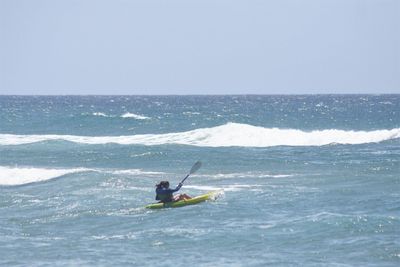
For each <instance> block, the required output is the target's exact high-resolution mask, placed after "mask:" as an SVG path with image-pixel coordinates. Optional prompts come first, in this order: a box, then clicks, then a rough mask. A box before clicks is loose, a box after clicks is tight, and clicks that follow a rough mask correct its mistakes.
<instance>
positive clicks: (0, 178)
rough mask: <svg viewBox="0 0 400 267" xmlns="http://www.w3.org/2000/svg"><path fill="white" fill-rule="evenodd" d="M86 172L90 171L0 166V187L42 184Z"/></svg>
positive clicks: (84, 169) (82, 169)
mask: <svg viewBox="0 0 400 267" xmlns="http://www.w3.org/2000/svg"><path fill="white" fill-rule="evenodd" d="M86 171H90V169H86V168H76V169H44V168H16V167H15V168H10V167H1V166H0V186H2V185H3V186H4V185H8V186H11V185H24V184H30V183H36V182H43V181H47V180H51V179H54V178H57V177H60V176H63V175H66V174H71V173H77V172H86Z"/></svg>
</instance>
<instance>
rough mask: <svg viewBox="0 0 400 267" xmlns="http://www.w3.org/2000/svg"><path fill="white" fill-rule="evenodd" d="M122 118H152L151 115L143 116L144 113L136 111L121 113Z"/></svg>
mask: <svg viewBox="0 0 400 267" xmlns="http://www.w3.org/2000/svg"><path fill="white" fill-rule="evenodd" d="M121 118H133V119H136V120H149V119H151V118H150V117H146V116H142V115H138V114H134V113H129V112H127V113H125V114H123V115H121Z"/></svg>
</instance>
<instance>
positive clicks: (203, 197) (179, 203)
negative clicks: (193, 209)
mask: <svg viewBox="0 0 400 267" xmlns="http://www.w3.org/2000/svg"><path fill="white" fill-rule="evenodd" d="M219 192H220V191H212V192H208V193H207V194H204V195H201V196H197V197H194V198H191V199H188V200H180V201H176V202H169V203H154V204H149V205H147V206H146V207H145V208H146V209H163V208H179V207H183V206H188V205H195V204H199V203H201V202H204V201H207V200H211V199H215V198H216V197H217V196H218V195H219Z"/></svg>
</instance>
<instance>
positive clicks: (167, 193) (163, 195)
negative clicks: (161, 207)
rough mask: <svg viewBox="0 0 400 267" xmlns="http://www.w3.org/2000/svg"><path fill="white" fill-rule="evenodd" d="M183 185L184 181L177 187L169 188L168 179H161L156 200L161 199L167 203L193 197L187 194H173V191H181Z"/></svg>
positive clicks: (157, 186) (157, 187)
mask: <svg viewBox="0 0 400 267" xmlns="http://www.w3.org/2000/svg"><path fill="white" fill-rule="evenodd" d="M181 187H182V183H179V184H178V186H177V187H176V188H175V189H171V188H169V182H168V181H161V182H160V183H158V184H157V185H156V194H157V195H156V200H159V201H160V202H162V203H167V202H175V201H179V200H187V199H191V197H190V196H188V195H186V194H179V195H176V196H174V195H173V193H175V192H177V191H179V189H181Z"/></svg>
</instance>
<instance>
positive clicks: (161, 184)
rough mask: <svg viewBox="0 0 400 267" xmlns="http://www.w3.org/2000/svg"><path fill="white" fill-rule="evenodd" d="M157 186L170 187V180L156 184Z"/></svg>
mask: <svg viewBox="0 0 400 267" xmlns="http://www.w3.org/2000/svg"><path fill="white" fill-rule="evenodd" d="M156 187H157V188H168V187H169V182H168V181H161V182H160V183H158V184H157V185H156Z"/></svg>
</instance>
